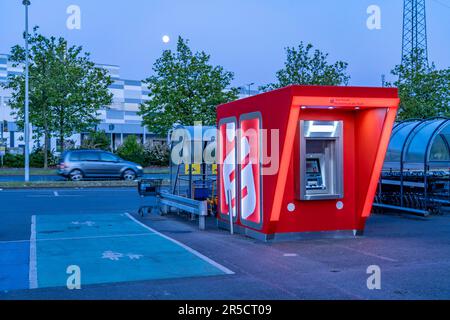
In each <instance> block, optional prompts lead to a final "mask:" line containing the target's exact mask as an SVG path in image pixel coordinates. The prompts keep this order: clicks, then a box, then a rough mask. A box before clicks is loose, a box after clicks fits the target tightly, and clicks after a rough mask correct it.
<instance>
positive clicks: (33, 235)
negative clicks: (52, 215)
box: [29, 216, 38, 289]
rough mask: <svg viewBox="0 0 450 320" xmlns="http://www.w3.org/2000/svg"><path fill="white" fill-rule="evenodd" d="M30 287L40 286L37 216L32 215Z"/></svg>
mask: <svg viewBox="0 0 450 320" xmlns="http://www.w3.org/2000/svg"><path fill="white" fill-rule="evenodd" d="M29 287H30V289H36V288H37V287H38V278H37V262H36V216H31V236H30V266H29Z"/></svg>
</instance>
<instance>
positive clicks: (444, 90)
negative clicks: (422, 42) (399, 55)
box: [387, 52, 450, 120]
mask: <svg viewBox="0 0 450 320" xmlns="http://www.w3.org/2000/svg"><path fill="white" fill-rule="evenodd" d="M422 56H423V55H422V54H421V53H420V52H417V53H416V54H413V55H411V56H406V57H404V59H403V63H402V64H401V65H397V66H396V67H395V68H394V70H392V72H391V73H392V74H393V75H394V76H397V77H398V80H397V81H395V82H394V83H388V84H387V85H388V86H395V87H398V90H399V96H400V99H401V102H400V109H399V113H398V119H399V120H404V119H410V118H421V119H425V118H430V117H434V116H450V68H447V69H443V70H436V66H435V65H434V64H433V63H432V64H431V65H428V63H427V62H426V61H425V60H424V59H422V58H421V57H422Z"/></svg>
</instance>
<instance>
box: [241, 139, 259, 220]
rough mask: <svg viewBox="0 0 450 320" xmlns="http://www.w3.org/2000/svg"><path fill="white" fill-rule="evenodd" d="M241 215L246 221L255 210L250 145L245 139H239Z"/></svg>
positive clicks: (254, 188) (254, 189)
mask: <svg viewBox="0 0 450 320" xmlns="http://www.w3.org/2000/svg"><path fill="white" fill-rule="evenodd" d="M240 160H241V163H242V166H243V168H242V170H241V195H242V199H241V215H242V218H244V219H247V218H248V217H249V216H251V215H252V214H253V213H254V212H255V209H256V187H255V177H254V173H253V163H252V159H251V157H250V143H249V141H248V138H247V137H243V138H241V159H240Z"/></svg>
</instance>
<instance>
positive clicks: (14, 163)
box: [3, 153, 25, 168]
mask: <svg viewBox="0 0 450 320" xmlns="http://www.w3.org/2000/svg"><path fill="white" fill-rule="evenodd" d="M3 166H5V167H8V168H23V167H24V166H25V157H24V156H23V155H22V154H11V153H7V154H5V156H4V157H3Z"/></svg>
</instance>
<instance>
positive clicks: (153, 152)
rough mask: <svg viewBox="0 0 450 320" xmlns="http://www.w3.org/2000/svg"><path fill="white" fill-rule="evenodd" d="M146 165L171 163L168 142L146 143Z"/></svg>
mask: <svg viewBox="0 0 450 320" xmlns="http://www.w3.org/2000/svg"><path fill="white" fill-rule="evenodd" d="M144 148H145V151H144V152H145V165H146V166H149V165H152V166H167V165H169V156H170V151H169V147H168V146H167V145H166V144H153V145H151V144H146V145H145V147H144Z"/></svg>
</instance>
